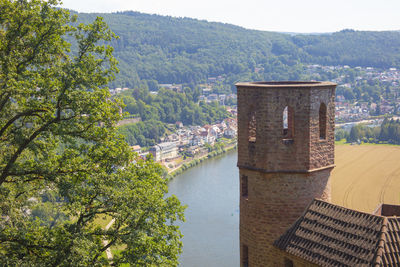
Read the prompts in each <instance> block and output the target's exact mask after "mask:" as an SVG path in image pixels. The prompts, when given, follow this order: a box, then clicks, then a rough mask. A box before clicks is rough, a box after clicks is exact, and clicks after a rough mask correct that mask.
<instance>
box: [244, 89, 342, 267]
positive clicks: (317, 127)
mask: <svg viewBox="0 0 400 267" xmlns="http://www.w3.org/2000/svg"><path fill="white" fill-rule="evenodd" d="M236 86H237V89H238V167H239V174H240V180H241V181H240V183H241V198H240V244H241V266H246V265H248V266H284V264H285V263H284V257H283V256H282V253H280V252H279V251H278V250H277V249H276V248H273V245H272V244H273V242H274V241H275V240H276V239H277V238H278V237H279V236H281V235H282V234H283V233H284V232H285V231H286V230H287V229H288V227H289V226H291V225H292V224H293V223H294V222H295V221H296V219H297V218H298V217H299V216H301V215H302V213H303V212H304V210H305V209H306V208H307V206H308V205H309V204H310V202H311V201H312V200H313V199H314V198H319V199H322V200H325V201H330V197H331V193H330V182H329V178H330V172H331V170H332V168H333V166H334V116H335V106H334V97H335V87H336V85H335V84H333V83H328V82H270V83H239V84H237V85H236ZM285 107H288V116H287V120H288V121H287V124H288V126H287V129H284V126H283V125H284V123H283V120H284V119H283V111H284V110H285ZM321 116H323V117H321ZM321 124H323V125H321Z"/></svg>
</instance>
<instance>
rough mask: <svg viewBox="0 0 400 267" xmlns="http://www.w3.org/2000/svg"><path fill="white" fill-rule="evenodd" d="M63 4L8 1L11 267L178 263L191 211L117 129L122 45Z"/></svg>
mask: <svg viewBox="0 0 400 267" xmlns="http://www.w3.org/2000/svg"><path fill="white" fill-rule="evenodd" d="M58 4H59V2H58V1H57V0H48V1H44V0H30V1H28V0H19V1H11V0H10V1H9V0H1V1H0V10H1V12H0V23H1V26H0V216H1V221H0V265H1V266H104V265H108V264H109V262H108V260H107V259H106V258H105V257H104V251H105V250H106V249H107V248H108V247H111V246H120V247H124V248H125V249H124V251H123V252H122V253H121V254H119V255H115V257H114V260H113V261H114V263H115V264H116V265H119V264H120V263H130V264H131V265H133V266H145V265H157V266H159V265H165V266H174V265H177V254H179V252H180V251H181V245H182V244H181V241H180V237H181V234H180V232H179V230H178V228H177V226H175V225H174V222H175V221H176V220H178V219H183V207H182V206H181V205H180V204H179V201H178V200H177V199H176V198H175V197H168V198H165V197H164V194H165V192H166V191H167V184H166V181H165V180H164V179H163V178H162V176H161V175H162V173H163V171H162V169H161V167H160V166H159V165H157V164H155V163H153V162H152V161H151V160H141V159H139V158H137V157H136V156H135V155H134V154H133V153H132V152H131V151H130V149H129V147H128V146H127V144H126V143H125V141H123V140H122V137H120V136H119V135H117V134H116V131H115V128H114V125H115V123H116V122H117V121H118V120H119V119H120V117H119V115H118V109H119V108H118V106H119V104H120V103H118V102H115V101H111V100H110V96H109V93H108V90H107V89H106V88H104V86H105V85H106V84H107V83H108V82H109V81H110V80H111V79H112V78H113V77H114V73H115V72H116V71H117V68H116V60H115V59H114V58H113V56H112V50H113V49H112V48H111V47H109V46H107V45H103V44H104V42H106V41H110V40H112V39H113V38H114V37H115V36H114V34H113V33H112V32H111V31H110V30H109V29H108V27H107V25H106V24H105V23H104V21H103V20H102V19H101V18H95V19H94V22H93V23H91V24H88V25H84V24H79V25H76V27H73V26H70V25H72V24H71V23H73V18H71V16H70V14H69V12H68V11H65V10H62V9H57V8H55V6H57V5H58ZM64 36H69V40H71V39H73V40H75V44H74V45H75V46H76V47H77V50H76V51H74V52H70V51H69V47H70V45H69V44H68V43H67V42H66V41H65V40H64ZM101 218H108V219H111V218H113V219H114V220H115V221H114V224H113V225H112V226H111V227H110V228H109V229H108V230H105V229H103V228H101V227H100V226H98V225H96V223H94V220H95V219H101ZM103 241H104V242H103Z"/></svg>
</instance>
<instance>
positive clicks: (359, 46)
mask: <svg viewBox="0 0 400 267" xmlns="http://www.w3.org/2000/svg"><path fill="white" fill-rule="evenodd" d="M78 15H79V20H80V21H82V22H89V21H92V20H93V19H94V18H95V17H96V16H102V17H104V18H105V21H106V22H107V23H108V24H109V25H110V27H111V29H112V30H113V31H114V32H115V33H116V34H117V35H118V36H119V39H118V40H115V41H113V43H112V45H113V47H114V49H115V52H114V55H115V56H116V57H117V59H118V60H119V63H120V64H119V68H120V73H119V74H118V75H117V79H116V80H115V81H114V82H113V83H112V84H111V87H129V88H135V87H138V86H140V85H143V84H146V85H147V86H149V88H150V90H156V89H157V83H184V84H187V85H188V86H189V87H191V88H194V85H195V84H198V83H200V82H205V81H206V80H207V78H208V77H215V76H218V75H225V77H226V80H225V84H227V85H229V86H231V89H232V91H234V90H235V87H234V86H233V85H234V83H235V82H237V81H249V80H298V79H302V77H303V74H304V73H303V68H302V66H301V64H322V65H349V66H352V67H355V66H362V67H369V66H370V67H377V68H389V67H400V53H399V47H400V32H367V31H353V30H343V31H341V32H336V33H332V34H323V35H289V34H282V33H276V32H265V31H255V30H247V29H244V28H241V27H238V26H234V25H229V24H223V23H214V22H212V23H211V22H207V21H202V20H196V19H189V18H173V17H167V16H158V15H148V14H142V13H138V12H132V11H127V12H119V13H111V14H110V13H98V14H94V13H91V14H84V13H81V14H78ZM256 69H257V71H255V70H256Z"/></svg>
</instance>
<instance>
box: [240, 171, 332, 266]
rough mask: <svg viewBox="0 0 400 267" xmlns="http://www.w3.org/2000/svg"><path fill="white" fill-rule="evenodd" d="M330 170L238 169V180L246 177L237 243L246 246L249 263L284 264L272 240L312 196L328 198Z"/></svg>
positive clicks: (280, 233)
mask: <svg viewBox="0 0 400 267" xmlns="http://www.w3.org/2000/svg"><path fill="white" fill-rule="evenodd" d="M330 171H331V170H330V169H325V170H321V171H315V172H312V173H304V174H291V173H275V174H272V173H263V172H259V171H251V170H246V169H241V170H240V172H239V174H240V179H242V177H243V176H247V197H244V196H242V191H241V198H240V243H241V244H244V245H247V246H248V253H249V266H283V265H282V264H283V263H282V261H281V260H282V259H281V258H279V257H277V256H276V250H274V247H273V245H272V243H273V242H274V241H275V240H276V239H278V237H279V236H281V235H282V234H283V233H284V232H285V231H286V230H287V229H288V228H289V227H290V226H291V225H292V224H293V223H294V222H295V221H296V220H297V219H298V218H299V217H300V216H301V215H302V214H303V212H304V210H305V209H306V207H308V205H309V204H310V203H311V201H312V200H313V199H314V198H319V199H322V200H325V201H330V199H331V190H330ZM242 188H243V187H242V186H241V190H242Z"/></svg>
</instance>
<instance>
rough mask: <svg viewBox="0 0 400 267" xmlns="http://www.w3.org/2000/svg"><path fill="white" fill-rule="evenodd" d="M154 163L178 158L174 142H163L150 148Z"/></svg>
mask: <svg viewBox="0 0 400 267" xmlns="http://www.w3.org/2000/svg"><path fill="white" fill-rule="evenodd" d="M149 152H150V153H151V154H152V155H153V158H154V160H155V161H165V160H167V159H173V158H176V157H178V146H177V144H176V143H174V142H164V143H160V144H157V145H155V146H153V147H151V148H150V150H149Z"/></svg>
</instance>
